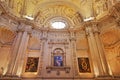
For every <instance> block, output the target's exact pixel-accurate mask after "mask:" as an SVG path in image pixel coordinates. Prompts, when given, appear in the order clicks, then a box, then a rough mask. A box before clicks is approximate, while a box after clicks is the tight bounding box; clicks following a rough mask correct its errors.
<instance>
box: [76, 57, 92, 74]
mask: <svg viewBox="0 0 120 80" xmlns="http://www.w3.org/2000/svg"><path fill="white" fill-rule="evenodd" d="M78 67H79V72H81V73H86V72H91V69H90V63H89V59H88V58H85V57H80V58H78Z"/></svg>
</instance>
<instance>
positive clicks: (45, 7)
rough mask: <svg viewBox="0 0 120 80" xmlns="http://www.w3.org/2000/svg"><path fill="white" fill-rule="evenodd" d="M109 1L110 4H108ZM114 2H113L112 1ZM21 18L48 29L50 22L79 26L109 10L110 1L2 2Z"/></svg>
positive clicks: (45, 0)
mask: <svg viewBox="0 0 120 80" xmlns="http://www.w3.org/2000/svg"><path fill="white" fill-rule="evenodd" d="M108 1H109V2H108ZM111 1H112V0H111ZM1 2H3V3H5V5H6V6H7V7H9V11H10V12H11V13H12V14H13V15H15V16H17V17H19V18H23V19H24V18H31V19H32V20H33V21H34V23H37V24H41V25H43V26H46V27H48V26H49V22H50V21H55V20H63V21H68V23H69V25H71V26H77V25H78V26H79V25H80V24H81V23H82V22H83V21H84V19H87V18H90V17H96V15H98V14H101V13H103V12H104V11H107V10H108V7H109V5H110V4H109V3H111V2H110V0H1ZM106 3H107V4H106Z"/></svg>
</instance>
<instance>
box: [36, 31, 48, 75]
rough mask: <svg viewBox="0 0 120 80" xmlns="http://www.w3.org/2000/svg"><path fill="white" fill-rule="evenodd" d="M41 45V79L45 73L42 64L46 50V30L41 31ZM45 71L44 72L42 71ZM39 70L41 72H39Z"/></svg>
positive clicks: (44, 67)
mask: <svg viewBox="0 0 120 80" xmlns="http://www.w3.org/2000/svg"><path fill="white" fill-rule="evenodd" d="M41 40H42V45H41V50H42V51H41V59H40V60H41V61H40V67H39V73H38V74H39V75H41V77H44V76H43V75H44V73H45V71H46V66H45V65H44V64H43V63H44V62H46V60H45V59H46V56H45V55H46V50H47V47H46V45H47V30H44V31H43V34H42V39H41ZM44 69H45V70H44ZM40 70H41V71H40Z"/></svg>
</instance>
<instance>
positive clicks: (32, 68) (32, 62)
mask: <svg viewBox="0 0 120 80" xmlns="http://www.w3.org/2000/svg"><path fill="white" fill-rule="evenodd" d="M38 61H39V58H38V57H28V59H27V63H26V68H25V72H37V68H38Z"/></svg>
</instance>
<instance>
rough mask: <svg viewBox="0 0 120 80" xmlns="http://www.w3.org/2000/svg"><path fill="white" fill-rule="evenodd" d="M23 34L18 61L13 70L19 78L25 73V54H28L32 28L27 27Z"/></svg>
mask: <svg viewBox="0 0 120 80" xmlns="http://www.w3.org/2000/svg"><path fill="white" fill-rule="evenodd" d="M23 28H24V29H23V32H22V33H23V34H22V38H21V41H20V44H19V49H18V50H17V56H16V61H15V64H14V68H13V74H14V75H17V76H21V73H22V71H23V65H24V61H25V56H26V55H25V54H26V49H27V45H28V40H29V34H28V33H30V31H31V26H25V25H24V27H23Z"/></svg>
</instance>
